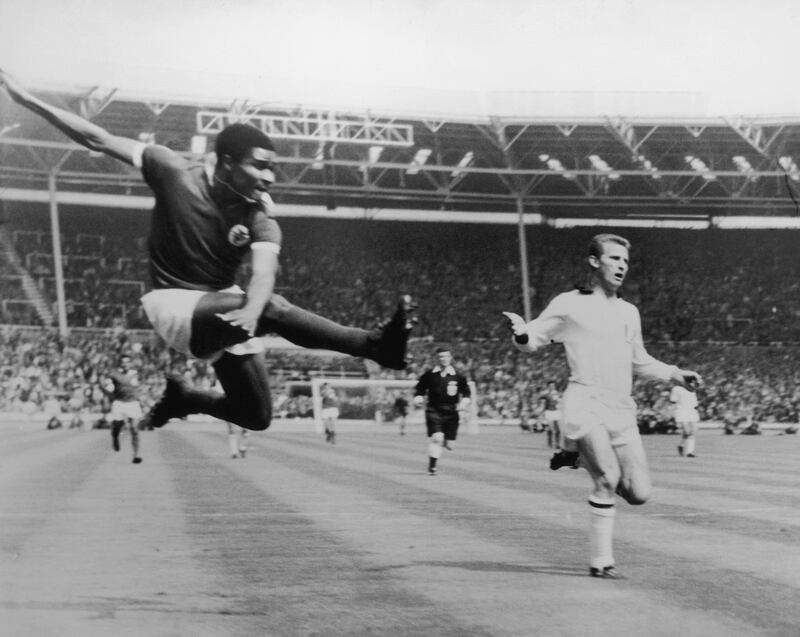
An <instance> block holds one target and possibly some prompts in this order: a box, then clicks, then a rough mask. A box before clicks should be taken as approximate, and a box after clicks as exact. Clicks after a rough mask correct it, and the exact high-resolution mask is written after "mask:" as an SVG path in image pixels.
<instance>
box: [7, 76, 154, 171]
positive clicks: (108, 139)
mask: <svg viewBox="0 0 800 637" xmlns="http://www.w3.org/2000/svg"><path fill="white" fill-rule="evenodd" d="M0 86H2V87H3V88H5V90H6V92H7V93H8V95H9V96H10V97H11V99H13V100H14V101H15V102H16V103H17V104H19V105H20V106H24V107H25V108H27V109H28V110H30V111H33V112H34V113H36V114H37V115H39V116H41V117H43V118H44V119H45V120H47V121H48V122H50V123H51V124H52V125H53V126H55V127H56V128H58V129H59V130H60V131H61V132H62V133H64V134H65V135H66V136H67V137H69V138H70V139H71V140H73V141H75V142H77V143H78V144H80V145H81V146H84V147H86V148H88V149H89V150H95V151H98V152H101V153H104V154H106V155H109V156H110V157H113V158H115V159H119V160H120V161H124V162H125V163H127V164H131V165H134V163H135V158H136V157H137V155H138V154H140V153H141V152H142V149H143V148H144V144H143V143H142V142H140V141H138V140H135V139H129V138H127V137H119V136H117V135H112V134H111V133H109V132H108V131H107V130H106V129H104V128H102V127H100V126H98V125H97V124H93V123H92V122H90V121H89V120H86V119H84V118H83V117H80V116H79V115H76V114H75V113H72V112H70V111H66V110H64V109H62V108H57V107H55V106H52V105H50V104H47V103H46V102H43V101H42V100H40V99H39V98H37V97H34V96H33V95H31V94H30V93H29V92H28V91H27V90H26V89H25V88H23V87H22V86H21V85H20V84H19V82H17V80H15V79H14V78H13V77H12V76H10V75H9V74H8V73H6V72H5V71H3V70H2V69H0Z"/></svg>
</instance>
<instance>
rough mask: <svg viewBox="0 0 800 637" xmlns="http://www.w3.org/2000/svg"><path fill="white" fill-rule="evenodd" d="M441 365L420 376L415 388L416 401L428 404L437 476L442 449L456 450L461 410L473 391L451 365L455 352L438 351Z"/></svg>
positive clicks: (430, 449) (431, 456)
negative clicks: (454, 448)
mask: <svg viewBox="0 0 800 637" xmlns="http://www.w3.org/2000/svg"><path fill="white" fill-rule="evenodd" d="M436 359H437V362H438V365H436V366H435V367H433V368H432V369H429V370H427V371H426V372H424V373H423V374H422V376H420V377H419V380H418V381H417V386H416V388H415V389H414V404H416V405H417V406H422V405H423V404H424V403H425V398H426V397H427V400H428V403H427V406H426V407H425V425H426V427H427V430H428V473H429V474H430V475H436V471H437V467H436V464H437V462H438V461H439V458H440V457H441V455H442V448H443V447H444V448H445V449H450V450H452V449H453V443H454V442H455V439H456V436H457V435H458V425H459V421H458V411H459V409H465V408H466V407H467V406H468V405H469V403H470V400H471V397H472V392H471V391H470V389H469V385H468V384H467V379H466V378H465V377H464V376H463V375H462V374H459V373H458V372H457V371H456V370H455V368H454V367H453V365H452V362H453V355H452V354H451V353H450V350H449V349H446V348H439V349H437V350H436Z"/></svg>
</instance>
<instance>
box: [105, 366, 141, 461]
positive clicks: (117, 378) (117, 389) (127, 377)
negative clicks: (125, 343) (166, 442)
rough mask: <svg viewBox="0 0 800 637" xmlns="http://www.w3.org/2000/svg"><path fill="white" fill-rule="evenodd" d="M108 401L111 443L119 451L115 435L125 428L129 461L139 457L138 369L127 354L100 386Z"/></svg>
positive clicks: (117, 437) (117, 436) (137, 459)
mask: <svg viewBox="0 0 800 637" xmlns="http://www.w3.org/2000/svg"><path fill="white" fill-rule="evenodd" d="M103 389H104V390H105V392H106V393H107V394H108V397H109V400H110V402H111V408H110V411H109V414H108V420H109V423H110V426H111V445H112V447H113V448H114V451H119V448H120V445H119V436H120V434H121V433H122V431H123V430H127V431H128V433H129V434H130V437H131V446H132V448H133V463H134V464H139V463H140V462H141V461H142V458H141V456H140V455H139V430H138V427H137V426H138V424H139V421H140V420H141V419H142V415H143V414H142V405H141V403H140V402H139V372H138V371H137V370H136V369H134V367H133V360H132V359H131V357H130V356H128V355H127V354H123V355H122V356H120V359H119V367H118V368H117V369H116V370H114V371H113V372H111V373H110V374H109V375H108V379H107V380H106V383H105V384H104V386H103Z"/></svg>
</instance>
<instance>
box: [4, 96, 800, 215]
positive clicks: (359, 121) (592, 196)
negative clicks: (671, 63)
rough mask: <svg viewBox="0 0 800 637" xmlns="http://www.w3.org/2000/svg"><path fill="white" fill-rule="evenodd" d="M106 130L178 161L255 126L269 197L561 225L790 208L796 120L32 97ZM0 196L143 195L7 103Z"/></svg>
mask: <svg viewBox="0 0 800 637" xmlns="http://www.w3.org/2000/svg"><path fill="white" fill-rule="evenodd" d="M42 97H43V98H44V99H45V100H47V101H49V102H51V103H54V104H57V105H61V106H63V107H66V108H69V109H73V110H75V111H77V112H81V113H83V114H84V115H85V116H88V117H91V118H92V119H93V120H94V121H96V122H97V123H98V124H99V125H101V126H104V127H106V128H108V129H109V130H111V131H112V132H114V133H116V134H119V135H124V136H128V137H133V138H141V139H147V140H154V141H155V142H156V143H159V144H164V145H167V146H169V147H171V148H173V149H175V150H177V151H179V152H182V153H186V154H187V155H191V154H192V150H194V151H195V152H196V154H197V153H202V152H204V151H205V150H206V149H207V150H210V149H211V148H213V139H214V136H215V134H216V133H217V132H219V130H220V129H221V127H223V126H224V125H226V124H227V123H230V122H232V121H246V122H249V123H251V124H253V125H255V126H258V127H260V128H262V129H263V130H264V131H265V132H267V133H268V134H269V135H270V136H271V137H272V138H273V139H274V140H275V143H276V146H277V150H278V153H279V156H280V167H279V170H278V174H279V180H278V183H277V184H276V185H275V187H274V193H275V198H276V201H279V202H283V203H289V204H305V205H326V206H327V207H328V208H329V209H332V208H335V207H337V206H347V207H357V208H370V209H382V208H400V209H403V208H406V209H415V210H431V211H434V210H437V211H438V210H462V211H475V212H486V213H496V212H515V211H519V208H518V206H519V205H521V206H522V209H523V210H524V211H526V212H536V213H540V214H543V215H545V216H546V217H548V218H551V219H557V218H559V217H598V216H599V217H605V218H622V217H624V218H629V219H635V218H676V219H680V218H703V217H708V216H710V215H714V216H726V215H751V216H752V215H755V216H763V215H795V214H797V212H798V207H797V205H796V203H795V201H794V199H793V197H795V196H800V195H795V194H794V192H795V189H797V191H798V192H800V169H799V168H798V166H799V165H800V118H780V117H769V118H767V117H748V118H745V117H736V118H723V117H714V118H711V117H706V118H702V117H683V118H678V117H666V116H660V117H659V116H655V115H652V116H647V117H644V116H639V117H632V116H594V117H590V116H580V115H573V116H570V117H567V116H564V117H558V118H556V117H541V116H539V117H536V116H529V117H520V116H490V115H487V116H474V117H460V116H453V117H443V116H441V115H439V116H436V115H431V116H429V117H424V116H413V117H411V116H407V115H405V116H404V115H402V114H399V113H397V114H392V113H390V112H385V113H377V112H374V111H373V112H354V111H349V112H347V111H336V110H326V109H321V108H303V107H302V106H298V105H291V106H287V105H280V104H270V103H259V102H249V101H247V100H244V99H242V100H233V101H231V102H228V103H222V102H220V101H218V100H217V101H212V100H209V101H206V102H201V101H196V102H194V103H188V102H186V101H178V100H171V99H169V98H164V99H161V100H159V99H154V98H153V97H152V96H147V97H136V96H132V95H130V94H125V95H123V94H122V93H120V92H118V91H115V90H113V89H104V88H93V89H91V90H87V91H85V92H75V91H72V92H64V91H62V92H59V93H52V92H49V93H44V94H42ZM0 106H1V108H0V159H2V161H1V162H0V164H2V165H1V166H0V178H1V179H2V186H3V188H5V189H7V190H6V192H11V191H16V190H17V189H22V190H31V189H32V190H41V189H46V188H47V184H48V178H49V176H50V174H51V173H52V174H54V175H55V176H56V181H57V186H58V189H59V190H61V191H74V192H90V193H106V194H117V195H119V194H124V195H146V194H148V191H147V189H146V187H145V186H144V185H143V183H142V181H141V178H140V176H139V175H138V172H137V171H135V170H133V169H128V168H127V167H126V166H124V165H123V164H121V163H119V162H116V161H113V160H111V159H108V158H106V157H102V156H97V154H95V153H89V152H87V151H85V150H83V149H81V148H80V147H78V146H76V145H74V144H72V143H69V142H68V141H67V140H65V138H64V136H63V135H62V134H61V133H59V132H58V131H56V130H55V129H53V128H51V127H50V126H49V125H47V124H46V123H44V122H42V120H40V119H39V118H38V117H37V116H35V115H33V114H31V113H28V112H26V111H24V109H21V108H19V107H18V106H16V105H14V104H13V103H11V102H9V101H8V100H7V99H6V98H5V97H3V98H2V102H0Z"/></svg>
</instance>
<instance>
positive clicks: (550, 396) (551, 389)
mask: <svg viewBox="0 0 800 637" xmlns="http://www.w3.org/2000/svg"><path fill="white" fill-rule="evenodd" d="M560 405H561V393H560V392H559V391H558V389H557V388H556V381H554V380H550V381H547V389H546V390H545V391H544V393H542V395H541V396H540V397H539V406H540V408H541V412H542V418H544V423H545V427H547V446H548V447H550V448H552V449H555V450H556V453H558V452H559V451H561V426H560V424H559V422H560V420H561V411H560Z"/></svg>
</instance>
